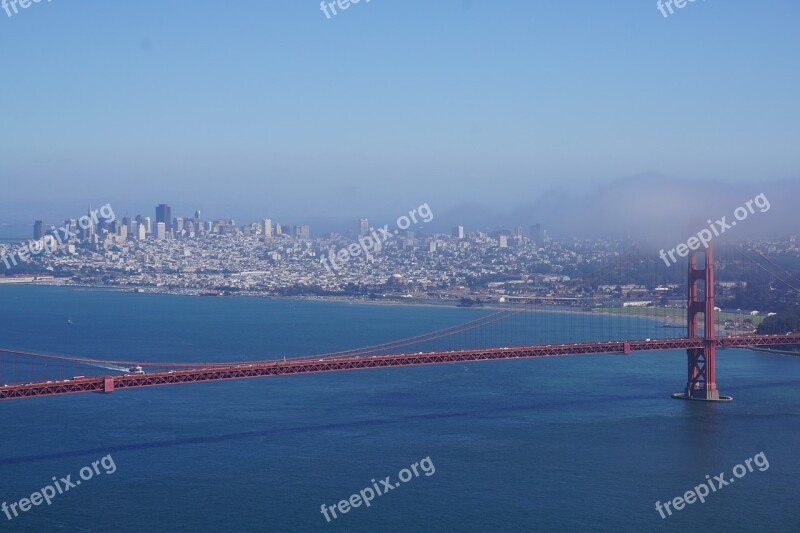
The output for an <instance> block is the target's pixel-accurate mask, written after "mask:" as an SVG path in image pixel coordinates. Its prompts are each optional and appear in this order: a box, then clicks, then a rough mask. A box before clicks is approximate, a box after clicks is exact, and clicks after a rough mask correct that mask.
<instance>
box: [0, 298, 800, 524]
mask: <svg viewBox="0 0 800 533" xmlns="http://www.w3.org/2000/svg"><path fill="white" fill-rule="evenodd" d="M489 312H490V311H489V310H473V309H456V308H449V307H414V306H386V305H368V304H348V303H345V302H312V301H296V300H267V299H257V298H237V299H226V298H193V297H182V296H167V295H142V294H130V293H117V292H103V291H89V290H80V289H70V288H62V287H58V288H56V287H34V286H0V346H2V347H4V348H13V349H19V350H28V351H36V352H47V353H61V354H69V355H81V356H89V357H105V358H111V359H126V360H127V359H135V360H169V359H173V360H176V361H188V360H193V361H202V360H244V359H257V358H268V357H281V356H283V355H287V354H288V355H305V354H313V353H319V352H329V351H334V350H339V349H345V348H350V347H355V346H361V345H369V344H375V343H379V342H384V341H387V340H392V339H396V338H404V337H408V336H411V335H415V334H420V333H423V332H426V331H430V330H435V329H439V328H443V327H447V326H450V325H453V324H457V323H460V322H463V321H465V320H470V319H472V318H476V317H478V316H480V315H481V314H487V313H489ZM67 317H69V318H71V319H72V322H73V324H72V325H68V324H67V322H66V319H67ZM610 320H611V319H610ZM613 320H629V319H613ZM552 327H553V328H558V324H552ZM685 366H686V356H685V354H684V353H683V352H677V351H675V352H662V353H648V354H637V355H633V356H621V355H607V356H581V357H561V358H545V359H539V360H525V361H505V362H485V363H469V364H458V365H441V366H431V367H413V368H397V369H379V370H369V371H360V372H349V373H346V372H343V373H327V374H318V375H304V376H286V377H281V378H264V379H255V380H243V381H230V382H218V383H207V384H193V385H182V386H173V387H156V388H150V389H141V390H130V391H117V392H115V393H113V394H111V395H95V394H86V395H70V396H63V397H53V398H40V399H31V400H22V401H10V402H2V403H0V416H1V417H2V425H0V436H1V438H0V503H2V502H3V501H5V502H8V503H11V502H15V501H18V500H19V499H21V498H24V497H28V496H30V495H31V493H33V492H34V491H36V490H38V489H40V488H41V487H43V486H45V485H46V484H48V483H50V482H51V478H52V477H53V476H58V477H64V476H66V475H67V474H71V475H72V477H73V479H75V478H76V477H77V473H78V471H79V470H80V469H81V468H82V467H84V466H87V465H89V464H91V462H92V461H96V460H98V459H100V458H101V457H103V456H106V455H108V454H111V455H112V456H113V459H114V462H115V464H116V467H117V470H116V472H115V473H113V474H110V475H106V474H101V475H99V476H96V477H95V478H94V479H92V480H90V481H86V482H84V483H83V484H82V485H81V486H79V487H76V488H75V489H72V490H70V491H69V492H67V493H66V494H63V495H61V496H57V497H56V498H55V499H54V500H53V503H52V505H50V506H39V507H34V508H33V509H32V510H31V511H29V512H27V513H24V514H23V515H22V516H20V517H19V518H16V519H14V520H13V521H8V520H6V519H5V516H4V515H3V514H0V530H8V531H50V530H58V531H146V530H153V529H158V530H166V531H218V530H236V531H317V530H321V531H649V530H686V529H688V528H692V529H695V530H697V529H703V530H709V531H752V530H771V531H796V530H798V528H799V527H800V512H798V511H797V496H796V495H797V493H798V489H799V488H800V481H799V480H800V461H798V460H797V444H798V442H800V429H798V414H799V413H800V359H797V358H793V357H785V356H777V355H766V354H757V353H754V352H750V351H744V350H726V351H722V352H720V355H719V358H718V381H719V385H720V388H721V390H722V392H723V393H725V394H730V395H732V396H734V398H735V401H734V402H733V403H731V404H725V405H722V404H716V405H709V404H701V403H689V402H681V401H676V400H672V399H670V397H669V395H670V393H672V392H676V391H679V390H681V388H682V386H683V384H684V380H685V372H686V370H685ZM761 451H763V452H764V453H765V455H766V457H767V458H768V459H769V465H770V467H769V469H768V470H766V471H764V472H760V471H758V470H755V471H754V472H752V473H749V474H747V475H746V476H745V477H743V478H741V479H739V480H737V481H736V482H735V483H734V484H732V485H730V486H727V487H724V488H723V489H721V490H720V491H719V492H717V493H714V494H712V495H711V496H709V497H708V500H707V501H706V503H704V504H700V503H695V504H694V505H691V506H688V507H686V508H685V509H683V510H682V511H680V512H677V513H676V514H674V515H673V516H671V517H669V518H667V519H665V520H662V519H661V517H660V515H659V514H658V513H657V512H656V510H655V502H656V500H660V501H662V502H664V501H666V500H670V499H672V498H675V497H677V496H681V495H683V494H684V493H685V492H686V491H688V490H689V489H691V488H692V487H694V486H695V485H699V484H700V483H702V482H704V481H705V476H706V474H709V475H711V476H714V475H717V474H719V473H720V472H726V478H728V477H731V476H730V472H731V469H732V468H733V467H734V466H735V465H736V464H738V463H742V462H744V461H745V460H746V459H748V458H750V457H752V456H753V455H755V454H757V453H758V452H761ZM425 457H430V459H431V461H432V462H433V464H434V466H435V469H436V471H435V473H434V474H433V475H432V476H429V477H428V476H424V475H421V476H420V477H418V478H414V479H412V480H411V481H409V482H408V483H405V484H402V485H401V486H400V487H397V488H396V489H395V490H392V491H390V492H389V493H387V494H385V495H383V496H380V497H377V498H376V499H375V500H374V501H373V502H372V505H371V507H369V508H366V507H364V506H363V505H362V506H360V507H358V508H355V509H352V510H350V511H349V512H348V513H347V514H344V515H340V516H339V518H337V519H336V520H334V521H333V522H331V523H327V522H326V520H325V518H324V517H323V515H322V514H321V512H320V506H321V505H322V504H323V503H325V504H327V505H335V504H336V503H337V502H339V501H340V500H343V499H346V498H349V497H350V495H352V494H354V493H357V492H359V491H360V490H361V489H363V488H365V487H370V486H371V485H372V482H371V480H372V479H373V478H374V479H376V480H380V479H383V478H385V477H386V476H391V478H392V481H396V480H397V479H398V472H399V471H400V470H401V469H403V468H406V467H408V466H410V465H411V464H413V463H415V462H418V461H420V460H421V459H423V458H425Z"/></svg>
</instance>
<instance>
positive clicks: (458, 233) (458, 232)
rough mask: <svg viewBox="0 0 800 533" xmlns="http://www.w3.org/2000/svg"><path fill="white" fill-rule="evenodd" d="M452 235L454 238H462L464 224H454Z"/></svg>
mask: <svg viewBox="0 0 800 533" xmlns="http://www.w3.org/2000/svg"><path fill="white" fill-rule="evenodd" d="M453 237H455V238H456V239H459V240H461V239H463V238H464V226H455V227H454V228H453Z"/></svg>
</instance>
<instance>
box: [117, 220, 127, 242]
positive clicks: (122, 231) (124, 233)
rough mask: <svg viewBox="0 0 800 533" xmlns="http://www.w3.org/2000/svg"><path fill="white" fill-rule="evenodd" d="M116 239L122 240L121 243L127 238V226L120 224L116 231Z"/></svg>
mask: <svg viewBox="0 0 800 533" xmlns="http://www.w3.org/2000/svg"><path fill="white" fill-rule="evenodd" d="M117 237H119V238H120V240H123V241H124V240H125V239H127V238H128V226H126V225H125V224H120V226H119V230H118V231H117Z"/></svg>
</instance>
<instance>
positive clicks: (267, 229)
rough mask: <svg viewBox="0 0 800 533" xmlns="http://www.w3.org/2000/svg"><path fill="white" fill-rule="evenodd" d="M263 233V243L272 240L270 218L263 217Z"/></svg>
mask: <svg viewBox="0 0 800 533" xmlns="http://www.w3.org/2000/svg"><path fill="white" fill-rule="evenodd" d="M261 229H262V232H263V234H264V244H269V243H271V242H272V220H270V219H268V218H265V219H264V227H263V228H261Z"/></svg>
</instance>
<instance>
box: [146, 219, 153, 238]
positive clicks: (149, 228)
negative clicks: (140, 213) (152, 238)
mask: <svg viewBox="0 0 800 533" xmlns="http://www.w3.org/2000/svg"><path fill="white" fill-rule="evenodd" d="M144 231H145V233H147V234H148V235H152V234H153V220H152V219H151V218H150V217H144Z"/></svg>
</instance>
